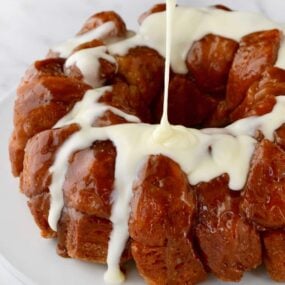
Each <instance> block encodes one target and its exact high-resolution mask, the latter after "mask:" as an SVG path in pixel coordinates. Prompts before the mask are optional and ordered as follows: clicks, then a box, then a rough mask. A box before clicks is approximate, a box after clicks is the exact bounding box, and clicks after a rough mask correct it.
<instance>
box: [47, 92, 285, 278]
mask: <svg viewBox="0 0 285 285" xmlns="http://www.w3.org/2000/svg"><path fill="white" fill-rule="evenodd" d="M95 112H96V110H94V114H93V115H92V116H93V117H94V116H96V115H95ZM284 114H285V96H279V97H278V98H277V103H276V105H275V107H274V108H273V110H272V112H271V113H270V114H266V115H264V116H261V117H257V118H251V117H250V118H246V119H243V120H240V121H237V122H235V123H234V124H233V125H230V126H229V127H228V128H227V129H226V130H227V131H226V132H225V130H224V129H215V131H214V132H213V133H210V134H209V131H208V130H206V131H204V130H196V129H191V128H185V127H183V126H169V128H170V129H171V136H169V137H168V138H166V139H164V140H163V143H161V142H160V141H159V142H158V141H157V138H156V132H157V130H158V129H159V128H160V125H149V124H123V125H114V126H108V127H102V128H95V127H91V126H88V125H86V124H85V121H84V120H83V122H82V123H81V118H82V117H81V116H80V115H78V116H75V118H74V119H73V122H76V123H78V124H79V125H81V126H82V129H81V130H80V131H79V132H77V133H75V134H74V135H72V136H71V137H70V138H69V139H68V140H67V141H66V142H65V143H64V145H63V146H62V147H61V148H60V149H59V151H58V153H57V155H56V159H55V162H54V165H53V166H52V168H51V169H50V171H51V173H52V174H53V175H52V184H51V186H50V192H51V197H52V203H51V207H50V214H49V223H50V225H51V226H52V228H53V229H55V230H56V226H57V221H58V218H59V216H60V212H61V209H62V206H63V197H62V186H63V183H64V177H65V175H66V172H67V169H68V158H69V157H70V155H72V153H74V152H75V151H78V150H81V149H85V148H87V147H89V146H91V145H92V144H93V142H94V141H97V140H111V141H112V142H113V144H114V145H115V147H116V150H117V158H116V167H115V190H114V194H113V209H112V215H111V219H110V220H111V221H112V222H113V227H114V228H113V232H112V234H111V237H110V246H109V254H108V264H109V265H110V267H109V269H110V270H111V273H110V272H109V271H108V272H109V273H108V275H107V276H110V275H112V271H113V269H116V270H117V269H118V264H119V260H120V256H121V253H122V251H123V249H124V244H125V242H126V241H127V239H128V217H129V211H130V209H129V202H130V199H131V196H132V185H133V182H134V180H135V178H136V177H137V174H138V171H139V169H140V167H141V165H142V163H143V162H144V161H145V160H146V159H147V157H148V156H149V155H152V154H153V155H156V154H163V155H165V156H167V157H169V158H171V159H173V160H174V161H176V162H177V163H179V165H180V166H181V168H182V170H183V171H184V172H185V173H186V174H187V176H188V179H189V182H190V183H191V184H192V185H195V184H197V183H200V182H209V181H210V180H212V179H213V178H215V177H218V176H220V175H221V174H223V173H228V175H229V178H230V182H229V186H230V188H231V189H232V190H240V189H242V188H243V186H244V184H245V182H246V178H247V173H248V170H249V165H250V160H251V157H252V154H253V151H254V148H255V145H256V143H257V142H256V140H255V139H254V138H252V137H251V136H249V135H247V134H248V133H249V134H254V133H255V132H256V131H257V130H265V131H266V132H268V131H269V130H270V132H271V131H272V132H273V131H274V129H277V128H278V127H279V126H280V125H282V124H283V123H285V117H284ZM257 122H258V123H257ZM272 122H273V125H272V126H271V123H272ZM219 130H220V131H219ZM243 131H245V134H243ZM236 134H237V135H236ZM265 135H266V136H267V137H268V138H269V139H270V138H272V133H269V132H268V133H267V134H265ZM210 149H211V151H210ZM109 274H110V275H109Z"/></svg>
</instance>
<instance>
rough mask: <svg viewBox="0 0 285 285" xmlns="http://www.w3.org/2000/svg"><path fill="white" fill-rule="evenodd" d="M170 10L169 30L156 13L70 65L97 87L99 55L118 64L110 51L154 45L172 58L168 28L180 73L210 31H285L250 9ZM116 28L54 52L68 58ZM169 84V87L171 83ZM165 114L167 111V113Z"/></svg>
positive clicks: (280, 63) (283, 59)
mask: <svg viewBox="0 0 285 285" xmlns="http://www.w3.org/2000/svg"><path fill="white" fill-rule="evenodd" d="M172 5H173V2H172ZM172 8H174V7H172ZM168 11H169V13H170V15H169V16H170V17H172V18H173V21H171V22H172V24H171V26H169V27H168V28H167V29H166V13H165V12H160V13H155V14H152V15H150V16H149V17H147V18H146V19H145V20H144V21H143V23H142V25H141V27H140V29H139V32H138V33H137V34H135V35H134V36H130V37H127V39H125V40H120V41H118V39H116V42H115V43H112V41H109V43H107V42H106V46H105V47H98V48H90V49H84V50H81V51H78V52H76V53H75V54H73V55H71V57H70V58H69V59H68V60H67V66H70V65H73V64H76V66H77V67H78V68H79V69H80V70H81V72H82V74H83V75H84V79H85V82H86V83H88V84H90V85H91V86H93V87H94V88H95V87H100V86H102V84H103V81H102V80H101V79H100V72H99V71H100V62H99V58H103V59H106V60H108V61H109V62H111V63H114V64H115V62H116V61H115V59H114V57H112V56H111V55H110V54H118V55H125V54H127V52H128V51H129V49H131V48H134V47H136V46H147V47H150V48H153V49H155V50H156V51H157V52H158V53H159V54H161V55H162V56H164V57H165V58H168V57H167V56H166V52H167V51H166V45H165V43H166V42H167V32H166V31H168V36H170V35H171V37H173V40H172V41H169V43H170V45H169V48H167V50H168V51H170V46H171V50H172V52H171V56H170V63H171V67H172V69H173V71H174V72H176V73H187V72H188V69H187V66H186V57H187V54H188V52H189V50H190V48H191V46H192V45H193V43H194V42H195V41H197V40H199V39H201V38H203V37H204V36H206V35H207V34H215V35H220V36H223V37H226V38H229V39H233V40H235V41H240V39H241V38H242V37H243V36H245V35H247V34H250V33H253V32H255V31H261V30H270V29H276V28H277V29H280V30H282V31H285V27H284V25H281V24H277V23H274V22H272V21H270V20H268V19H266V18H265V17H264V16H262V15H259V14H255V13H250V12H240V11H233V12H230V13H229V12H227V11H224V10H220V9H213V8H203V9H194V8H189V7H176V8H175V9H168ZM167 13H168V12H167ZM172 14H173V15H172ZM169 23H170V22H169ZM113 29H114V23H113V22H107V23H105V24H103V25H102V26H99V27H97V28H96V29H93V30H91V31H90V32H88V33H86V34H84V35H82V36H78V37H75V38H73V39H70V40H69V41H67V42H66V43H64V44H62V45H60V46H58V47H57V48H54V51H57V52H59V53H60V56H62V57H67V56H69V55H70V54H71V52H72V50H73V49H74V48H75V47H76V46H78V45H79V44H82V43H84V42H88V41H91V40H93V39H102V38H104V37H106V36H107V35H108V34H109V33H110V31H112V30H113ZM275 66H276V67H280V68H285V40H283V41H282V42H281V46H280V50H279V56H278V60H277V62H276V64H275ZM165 86H166V89H167V84H166V85H165ZM165 91H167V90H165ZM164 103H165V102H164ZM164 108H167V104H164ZM164 114H166V113H165V112H164ZM164 121H165V120H164V118H163V122H164Z"/></svg>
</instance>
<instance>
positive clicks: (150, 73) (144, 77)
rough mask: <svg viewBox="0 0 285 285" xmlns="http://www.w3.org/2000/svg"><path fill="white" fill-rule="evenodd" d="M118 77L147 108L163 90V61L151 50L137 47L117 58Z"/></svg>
mask: <svg viewBox="0 0 285 285" xmlns="http://www.w3.org/2000/svg"><path fill="white" fill-rule="evenodd" d="M117 63H118V77H121V78H122V79H123V81H125V82H126V83H127V84H128V85H129V87H130V88H136V89H137V91H138V92H139V93H140V97H139V98H138V99H137V100H138V101H139V102H140V103H141V102H144V103H145V104H147V105H148V106H149V104H150V103H152V102H153V101H154V99H155V98H156V97H157V95H158V94H161V92H162V90H163V76H164V59H163V58H162V57H161V56H160V55H159V54H158V53H157V52H156V51H155V50H153V49H150V48H147V47H137V48H133V49H131V50H130V51H129V52H128V54H127V55H125V56H117Z"/></svg>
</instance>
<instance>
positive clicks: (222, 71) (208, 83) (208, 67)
mask: <svg viewBox="0 0 285 285" xmlns="http://www.w3.org/2000/svg"><path fill="white" fill-rule="evenodd" d="M237 49H238V43H237V42H235V41H233V40H230V39H227V38H224V37H220V36H215V35H212V34H209V35H207V36H205V37H204V38H202V39H201V40H199V41H197V42H195V43H194V44H193V45H192V48H191V49H190V51H189V53H188V56H187V66H188V69H189V71H190V74H191V75H192V76H193V77H194V79H195V82H196V84H197V85H198V87H199V88H200V89H201V90H203V91H204V92H206V93H210V94H211V95H214V96H218V98H222V99H223V98H225V95H226V94H225V93H226V86H227V80H228V74H229V70H230V68H231V65H232V61H233V59H234V56H235V53H236V50H237Z"/></svg>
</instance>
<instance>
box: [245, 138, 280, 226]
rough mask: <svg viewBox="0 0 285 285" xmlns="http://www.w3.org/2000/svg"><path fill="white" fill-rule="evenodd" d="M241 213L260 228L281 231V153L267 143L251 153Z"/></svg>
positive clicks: (262, 143) (266, 141) (263, 143)
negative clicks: (252, 155)
mask: <svg viewBox="0 0 285 285" xmlns="http://www.w3.org/2000/svg"><path fill="white" fill-rule="evenodd" d="M241 209H242V210H243V212H244V213H245V215H246V217H247V218H248V220H250V221H251V222H253V223H256V224H257V225H259V226H261V227H265V228H268V229H276V228H283V227H285V152H284V151H283V150H282V149H281V148H280V147H279V146H277V145H275V144H274V143H272V142H270V141H268V140H263V141H262V142H261V143H260V144H259V146H258V147H257V149H256V151H255V153H254V157H253V159H252V165H251V168H250V172H249V176H248V181H247V184H246V187H245V189H244V194H243V199H242V202H241Z"/></svg>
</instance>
